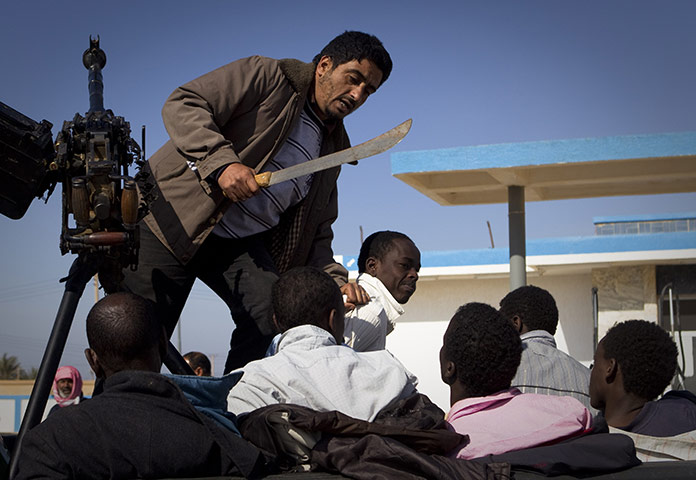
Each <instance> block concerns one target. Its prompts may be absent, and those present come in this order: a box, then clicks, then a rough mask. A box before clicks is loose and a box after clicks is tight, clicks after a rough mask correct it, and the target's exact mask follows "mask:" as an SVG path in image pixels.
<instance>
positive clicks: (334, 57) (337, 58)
mask: <svg viewBox="0 0 696 480" xmlns="http://www.w3.org/2000/svg"><path fill="white" fill-rule="evenodd" d="M323 56H327V57H329V58H331V61H332V62H333V66H334V68H335V67H337V66H339V65H342V64H344V63H347V62H350V61H351V60H357V61H358V62H359V61H361V60H363V59H365V58H366V59H368V60H370V61H372V62H373V63H374V64H375V65H377V68H379V69H380V71H381V72H382V82H381V83H380V85H381V84H382V83H384V82H386V81H387V78H389V74H390V73H391V71H392V60H391V57H390V56H389V53H388V52H387V50H386V49H385V48H384V45H382V42H380V41H379V39H378V38H377V37H375V36H374V35H370V34H368V33H363V32H348V31H346V32H344V33H342V34H340V35H339V36H337V37H336V38H334V39H333V40H331V41H330V42H329V43H328V45H326V46H325V47H324V48H323V49H322V51H321V52H319V54H317V56H315V57H314V60H313V62H314V65H317V64H318V63H319V60H320V59H321V57H323Z"/></svg>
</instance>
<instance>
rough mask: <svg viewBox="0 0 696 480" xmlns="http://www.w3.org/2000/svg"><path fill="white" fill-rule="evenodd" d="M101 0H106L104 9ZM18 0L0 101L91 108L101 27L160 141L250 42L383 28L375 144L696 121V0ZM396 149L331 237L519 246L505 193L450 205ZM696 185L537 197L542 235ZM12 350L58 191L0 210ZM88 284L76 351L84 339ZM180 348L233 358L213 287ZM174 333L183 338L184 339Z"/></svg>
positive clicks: (190, 309)
mask: <svg viewBox="0 0 696 480" xmlns="http://www.w3.org/2000/svg"><path fill="white" fill-rule="evenodd" d="M97 5H99V6H97ZM338 5H339V4H329V3H327V2H325V1H324V2H317V1H297V2H280V1H278V2H271V1H269V2H239V1H221V0H218V1H207V0H201V1H198V2H190V1H189V2H183V1H167V2H157V1H149V2H136V1H121V2H118V3H113V2H112V3H108V4H107V3H104V4H103V5H101V4H100V2H86V1H71V2H55V1H46V0H39V1H33V2H12V3H8V4H6V5H5V6H4V8H3V19H4V22H3V23H4V25H3V28H2V29H1V30H0V65H2V75H0V101H2V102H4V103H6V104H8V105H10V106H11V107H13V108H15V109H16V110H19V111H20V112H22V113H24V114H25V115H27V116H29V117H31V118H34V119H35V120H42V119H46V120H48V121H50V122H51V123H53V125H54V127H53V132H54V134H55V133H57V132H58V131H59V129H60V126H61V124H62V122H63V121H64V120H69V119H72V117H73V116H74V114H75V113H78V112H79V113H81V114H84V112H85V111H86V110H87V109H88V96H87V71H86V70H85V69H84V67H83V66H82V61H81V57H82V52H83V51H84V50H85V49H86V48H87V47H88V44H89V40H88V39H89V35H90V34H91V35H99V36H100V38H101V46H102V48H103V49H104V50H105V52H106V55H107V65H106V68H105V69H104V72H103V73H104V85H105V87H104V88H105V89H104V98H105V102H104V103H105V106H106V107H107V108H111V109H112V110H113V111H114V112H115V113H116V114H117V115H120V116H123V117H125V118H126V120H128V121H129V122H130V124H131V127H132V129H133V131H134V136H135V137H136V138H137V139H138V140H139V138H140V127H141V125H146V126H147V132H148V133H147V151H148V153H149V154H152V153H153V152H154V150H155V149H156V148H158V147H159V146H161V145H162V144H163V143H164V142H165V141H166V139H167V137H166V132H165V130H164V127H163V125H162V122H161V117H160V110H161V107H162V104H163V102H164V100H165V99H166V98H167V96H168V95H169V94H170V93H171V91H172V90H173V89H174V88H176V87H177V86H178V85H180V84H182V83H184V82H187V81H188V80H191V79H193V78H195V77H197V76H198V75H201V74H203V73H206V72H208V71H209V70H212V69H214V68H216V67H218V66H221V65H223V64H225V63H227V62H230V61H232V60H235V59H237V58H240V57H244V56H248V55H252V54H261V55H266V56H270V57H277V58H281V57H295V58H300V59H303V60H306V61H309V60H311V58H312V57H313V56H314V55H315V54H316V53H317V52H318V51H319V50H320V49H321V47H322V46H323V45H324V44H325V43H326V42H328V41H329V40H330V39H331V38H333V37H334V36H335V35H337V34H338V33H341V32H343V31H344V30H353V29H354V30H363V31H367V32H370V33H374V34H376V35H377V36H379V37H380V39H381V40H382V41H383V42H384V44H385V46H386V47H387V49H388V50H389V51H390V53H391V55H392V58H393V60H394V65H395V66H394V70H393V72H392V75H391V77H390V79H389V80H388V81H387V82H386V83H385V84H384V86H383V87H382V88H380V90H379V91H378V92H377V93H376V94H375V95H374V96H373V97H371V98H370V99H369V100H368V102H367V103H366V104H365V105H364V106H363V107H362V108H361V109H360V110H358V111H357V112H356V113H355V114H353V115H351V116H350V117H348V119H347V121H346V125H347V128H348V131H349V133H350V135H351V138H352V140H353V143H360V142H362V141H364V140H367V139H369V138H372V137H374V136H376V135H378V134H380V133H382V132H383V131H385V130H387V129H388V128H391V127H393V126H395V125H397V124H399V123H401V122H402V121H404V120H406V119H407V118H413V128H412V130H411V132H410V133H409V135H408V136H407V137H406V139H404V141H402V142H401V143H400V144H399V145H397V146H396V147H395V148H394V149H393V151H410V150H427V149H437V148H446V147H458V146H468V145H481V144H493V143H503V142H522V141H534V140H551V139H564V138H585V137H599V136H613V135H630V134H645V133H664V132H681V131H696V115H695V114H694V112H696V89H694V85H696V64H695V63H696V39H694V36H693V32H694V31H696V3H694V2H690V1H670V0H664V1H659V2H658V1H640V0H624V1H595V0H589V1H582V2H580V1H575V2H571V1H561V0H555V1H551V0H548V1H539V0H533V1H485V2H484V1H481V2H467V1H456V2H455V1H450V2H441V1H430V2H403V1H400V2H397V1H383V2H375V1H370V2H367V1H361V0H357V1H353V2H349V3H345V4H341V5H340V6H338ZM389 158H390V157H389V154H388V153H385V154H381V155H379V156H376V157H374V158H372V159H369V160H366V161H363V162H361V163H360V164H359V165H358V166H357V167H352V166H349V167H346V168H344V170H343V173H342V177H341V180H340V183H339V197H340V217H339V219H338V221H337V223H336V224H335V228H334V232H335V235H336V239H335V241H334V251H335V252H336V253H338V254H341V253H343V254H355V253H357V251H358V249H359V246H360V234H359V229H360V226H362V227H363V229H364V232H365V235H367V234H369V233H371V232H373V231H375V230H381V229H392V230H399V231H402V232H404V233H407V234H408V235H410V236H411V237H412V238H413V239H414V240H415V242H416V244H417V245H418V246H419V247H420V248H421V249H422V250H458V249H468V248H486V247H488V246H489V244H490V240H489V237H488V229H487V227H486V221H490V223H491V225H492V230H493V235H494V238H495V243H496V246H505V245H507V206H506V205H503V204H500V205H482V206H459V207H442V206H439V205H437V204H436V203H435V202H433V201H432V200H430V199H428V198H426V197H424V196H423V195H421V194H419V193H418V192H416V191H415V190H414V189H412V188H411V187H408V186H407V185H405V184H404V183H402V182H401V181H399V180H397V179H395V178H393V177H392V176H391V168H390V163H389ZM694 205H696V194H693V193H691V194H680V195H656V196H646V197H643V196H636V197H615V198H612V197H609V198H598V199H584V200H566V201H553V202H537V203H529V204H527V235H528V237H530V238H549V237H559V236H576V235H591V234H592V231H593V226H592V218H593V217H595V216H606V215H628V214H640V213H663V212H681V211H691V210H693V209H694ZM0 229H1V231H2V238H3V248H2V251H1V252H0V271H2V272H3V273H4V275H3V276H2V278H0V311H1V312H2V313H0V328H1V329H2V333H1V334H0V353H4V352H7V353H9V354H11V355H17V356H18V357H20V360H21V361H22V363H23V364H24V365H25V366H27V367H28V366H32V365H34V366H38V364H39V361H40V357H41V353H42V352H43V348H44V344H45V341H46V339H47V338H48V335H49V333H50V329H51V325H52V322H53V319H54V317H55V313H56V311H57V308H58V305H59V302H60V297H61V295H62V286H61V285H59V284H58V282H57V280H58V278H60V277H63V276H64V275H65V274H66V273H67V271H68V268H69V266H70V263H71V262H72V260H73V256H72V255H68V256H65V257H61V256H60V252H59V249H58V235H59V233H60V195H59V192H57V193H56V194H54V196H53V197H52V198H51V199H50V201H49V202H48V204H46V205H44V204H43V203H42V202H40V201H38V200H37V201H35V202H34V203H33V204H32V205H31V207H30V208H29V211H28V212H27V214H26V215H25V217H24V218H22V219H21V220H17V221H14V220H10V219H7V218H5V217H2V218H0ZM93 299H94V293H93V291H92V290H91V289H88V290H87V292H86V293H85V295H84V297H83V299H82V304H81V307H80V309H79V310H78V313H77V315H76V317H75V325H74V327H73V330H72V332H71V336H70V339H69V343H68V347H67V349H66V354H65V355H64V358H63V362H62V363H70V364H74V365H77V366H78V367H79V368H80V369H81V370H82V372H83V374H84V375H86V376H88V372H89V370H88V367H87V366H86V363H85V362H84V361H83V360H82V356H81V355H82V354H81V350H82V349H83V348H84V347H85V346H86V340H85V338H84V333H83V330H84V317H85V315H86V312H87V309H88V307H89V305H90V304H91V303H92V302H93ZM182 318H183V328H182V339H183V345H182V347H183V349H184V350H191V349H198V350H202V351H205V352H207V353H211V354H215V355H216V358H217V362H216V363H217V364H218V367H219V368H221V365H222V362H223V357H224V354H225V352H226V345H227V341H228V333H229V331H230V330H231V328H232V322H231V320H230V318H229V315H228V314H227V312H226V309H225V307H224V305H222V303H221V302H220V301H219V300H217V298H216V297H215V296H214V295H213V294H212V293H210V292H209V291H208V290H207V289H205V287H196V289H195V290H194V293H193V294H192V296H191V298H190V301H189V305H188V306H187V308H186V310H185V311H184V315H183V317H182ZM175 340H176V339H175Z"/></svg>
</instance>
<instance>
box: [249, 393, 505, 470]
mask: <svg viewBox="0 0 696 480" xmlns="http://www.w3.org/2000/svg"><path fill="white" fill-rule="evenodd" d="M240 431H241V432H242V435H244V437H245V438H247V439H249V441H251V442H252V443H253V444H255V445H257V446H258V447H259V448H261V449H262V450H264V451H266V452H269V453H271V454H273V455H274V456H275V457H276V458H277V459H278V463H279V465H280V467H281V469H285V470H290V469H293V468H296V467H297V465H296V464H297V463H300V462H299V461H298V458H297V457H298V455H297V453H298V452H302V453H305V456H304V458H300V460H302V461H304V462H306V463H308V464H310V465H311V469H312V470H323V471H329V472H334V473H340V474H342V475H344V476H347V477H350V478H356V479H371V480H372V479H392V478H399V479H414V480H415V479H420V478H437V479H450V478H451V479H476V480H483V479H488V478H499V477H496V475H497V474H501V473H502V474H509V471H510V469H509V465H506V464H499V465H482V464H478V463H474V462H471V461H467V460H456V459H451V458H447V457H445V456H444V455H445V454H447V453H448V452H450V451H452V450H453V449H455V448H456V447H457V446H459V445H460V444H461V443H462V442H466V441H468V437H467V436H466V435H460V434H458V433H456V432H453V431H450V430H449V429H448V428H447V423H446V422H445V420H444V412H443V411H442V410H440V409H439V408H438V407H437V406H436V405H434V404H433V403H432V402H430V400H429V399H428V398H427V397H426V396H424V395H421V394H415V395H412V396H411V397H408V398H406V399H403V400H400V401H397V402H395V403H394V404H392V405H391V406H389V407H387V408H385V409H384V410H383V411H382V412H380V414H379V415H378V416H377V418H376V419H375V421H374V422H367V421H364V420H357V419H354V418H351V417H349V416H347V415H344V414H342V413H340V412H335V411H334V412H317V411H314V410H311V409H309V408H305V407H300V406H297V405H287V404H280V405H271V406H268V407H264V408H260V409H258V410H255V411H254V412H252V413H249V414H247V415H245V416H244V417H243V419H242V420H241V424H240ZM287 432H292V436H290V435H288V434H287ZM299 439H302V440H299ZM298 445H299V447H300V448H297V446H298Z"/></svg>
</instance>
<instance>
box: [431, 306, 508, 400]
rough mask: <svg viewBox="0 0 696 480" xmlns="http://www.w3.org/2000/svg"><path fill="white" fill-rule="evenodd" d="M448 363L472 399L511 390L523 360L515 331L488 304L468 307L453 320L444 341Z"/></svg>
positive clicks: (459, 310)
mask: <svg viewBox="0 0 696 480" xmlns="http://www.w3.org/2000/svg"><path fill="white" fill-rule="evenodd" d="M443 353H444V356H445V359H447V360H449V361H451V362H453V363H454V365H455V367H456V370H457V379H458V380H459V382H460V383H461V384H462V385H463V386H464V387H465V388H466V391H467V394H468V395H469V396H472V397H474V396H476V397H483V396H486V395H490V394H492V393H495V392H499V391H500V390H504V389H507V388H510V383H511V382H512V379H513V377H514V376H515V373H517V368H518V367H519V365H520V358H521V357H522V341H521V340H520V336H519V335H518V334H517V332H516V331H515V327H514V326H513V325H512V323H510V322H509V321H508V320H507V319H506V318H504V317H503V316H502V315H501V314H500V312H498V311H497V310H496V309H495V308H493V307H491V306H490V305H486V304H485V303H475V302H474V303H467V304H466V305H463V306H461V307H459V309H458V310H457V312H456V313H455V314H454V317H452V320H450V324H449V327H447V332H446V333H445V338H444V352H443Z"/></svg>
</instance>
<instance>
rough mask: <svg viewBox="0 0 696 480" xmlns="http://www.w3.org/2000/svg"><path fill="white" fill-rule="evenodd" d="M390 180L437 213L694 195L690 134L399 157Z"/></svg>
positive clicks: (695, 138) (695, 167)
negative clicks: (445, 208)
mask: <svg viewBox="0 0 696 480" xmlns="http://www.w3.org/2000/svg"><path fill="white" fill-rule="evenodd" d="M391 165H392V174H393V175H394V176H395V177H397V178H398V179H400V180H402V181H403V182H405V183H407V184H408V185H410V186H412V187H413V188H415V189H416V190H418V191H419V192H421V193H423V194H424V195H426V196H428V197H430V198H432V199H433V200H435V201H436V202H438V203H439V204H441V205H470V204H490V203H507V202H508V187H509V186H523V187H525V200H526V201H540V200H561V199H570V198H588V197H603V196H616V195H648V194H661V193H682V192H693V191H696V132H683V133H665V134H655V135H629V136H620V137H603V138H585V139H571V140H552V141H541V142H524V143H507V144H497V145H480V146H473V147H461V148H450V149H440V150H424V151H413V152H399V153H394V154H392V156H391Z"/></svg>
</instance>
